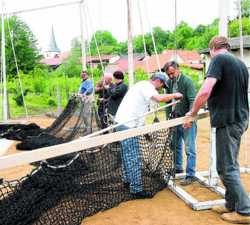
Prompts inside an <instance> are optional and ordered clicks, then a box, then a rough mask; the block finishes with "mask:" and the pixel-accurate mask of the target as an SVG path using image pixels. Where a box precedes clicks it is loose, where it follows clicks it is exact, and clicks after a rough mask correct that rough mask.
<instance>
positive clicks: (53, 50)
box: [45, 26, 61, 58]
mask: <svg viewBox="0 0 250 225" xmlns="http://www.w3.org/2000/svg"><path fill="white" fill-rule="evenodd" d="M60 52H61V51H60V49H59V48H58V47H57V44H56V38H55V34H54V28H53V26H52V29H51V35H50V42H49V46H48V49H47V51H46V52H45V57H46V58H56V57H58V55H59V54H60Z"/></svg>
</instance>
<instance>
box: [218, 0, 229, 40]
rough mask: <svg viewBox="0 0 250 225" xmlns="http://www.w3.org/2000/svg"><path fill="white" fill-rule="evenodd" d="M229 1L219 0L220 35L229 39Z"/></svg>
mask: <svg viewBox="0 0 250 225" xmlns="http://www.w3.org/2000/svg"><path fill="white" fill-rule="evenodd" d="M228 12H229V1H228V0H219V18H220V20H219V35H220V36H224V37H228V26H227V24H228V14H229V13H228Z"/></svg>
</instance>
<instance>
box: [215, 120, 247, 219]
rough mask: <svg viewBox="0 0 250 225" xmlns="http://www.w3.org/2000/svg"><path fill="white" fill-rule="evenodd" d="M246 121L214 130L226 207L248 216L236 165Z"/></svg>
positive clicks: (245, 199) (245, 194) (237, 165)
mask: <svg viewBox="0 0 250 225" xmlns="http://www.w3.org/2000/svg"><path fill="white" fill-rule="evenodd" d="M247 126H248V121H244V122H241V123H234V124H230V125H227V126H225V127H220V128H216V154H217V172H218V174H219V176H220V179H221V181H222V182H223V184H224V186H225V189H226V195H225V200H226V207H227V208H228V209H230V210H233V211H236V212H238V213H240V214H242V215H250V199H249V197H248V195H247V193H246V191H245V190H244V188H243V186H242V183H241V180H240V167H239V163H238V156H239V149H240V141H241V136H242V134H243V133H244V131H245V130H246V128H247Z"/></svg>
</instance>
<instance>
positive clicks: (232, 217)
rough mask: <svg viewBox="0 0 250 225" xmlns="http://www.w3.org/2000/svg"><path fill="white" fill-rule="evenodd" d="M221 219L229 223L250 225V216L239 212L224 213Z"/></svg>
mask: <svg viewBox="0 0 250 225" xmlns="http://www.w3.org/2000/svg"><path fill="white" fill-rule="evenodd" d="M221 219H223V220H225V221H227V222H229V223H237V224H250V216H244V215H241V214H239V213H237V212H231V213H223V214H222V215H221Z"/></svg>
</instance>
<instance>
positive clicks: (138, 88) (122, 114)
mask: <svg viewBox="0 0 250 225" xmlns="http://www.w3.org/2000/svg"><path fill="white" fill-rule="evenodd" d="M154 95H158V92H157V90H156V89H155V87H154V85H153V84H151V83H150V81H140V82H138V83H136V84H135V85H134V86H132V87H131V88H130V89H129V90H128V92H127V93H126V95H125V96H124V98H123V100H122V102H121V104H120V106H119V108H118V110H117V113H116V115H115V121H116V122H117V123H122V124H123V125H125V126H128V127H130V128H133V127H139V126H143V125H144V123H145V116H142V115H144V114H145V113H146V112H148V110H149V105H150V101H151V97H152V96H154ZM133 119H134V120H133ZM130 120H133V121H130ZM128 121H130V122H128ZM125 122H126V123H125Z"/></svg>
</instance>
